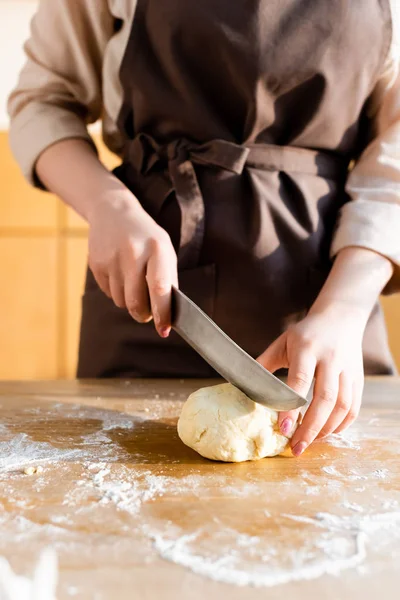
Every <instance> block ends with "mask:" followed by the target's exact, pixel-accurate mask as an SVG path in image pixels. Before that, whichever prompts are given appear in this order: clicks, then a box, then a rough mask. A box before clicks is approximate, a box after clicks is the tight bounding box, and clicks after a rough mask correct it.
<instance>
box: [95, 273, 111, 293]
mask: <svg viewBox="0 0 400 600" xmlns="http://www.w3.org/2000/svg"><path fill="white" fill-rule="evenodd" d="M92 273H93V276H94V278H95V280H96V282H97V285H98V286H99V288H100V289H101V291H102V292H104V294H105V295H106V296H108V297H109V298H111V290H110V280H109V278H108V276H107V275H105V274H103V273H102V272H95V271H94V270H93V269H92Z"/></svg>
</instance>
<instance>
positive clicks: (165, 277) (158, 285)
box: [146, 244, 176, 338]
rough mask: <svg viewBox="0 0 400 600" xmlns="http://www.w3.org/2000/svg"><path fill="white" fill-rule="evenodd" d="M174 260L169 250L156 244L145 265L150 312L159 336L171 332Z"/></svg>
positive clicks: (167, 334) (174, 279)
mask: <svg viewBox="0 0 400 600" xmlns="http://www.w3.org/2000/svg"><path fill="white" fill-rule="evenodd" d="M175 261H176V259H174V257H173V255H172V252H171V251H170V250H169V248H165V246H163V245H162V244H157V245H155V247H154V251H153V252H152V254H151V256H150V260H149V262H148V263H147V272H146V280H147V285H148V289H149V294H150V303H151V311H152V314H153V318H154V324H155V326H156V329H157V331H158V333H159V335H160V336H161V337H163V338H166V337H168V336H169V334H170V331H171V290H172V285H173V283H175V281H176V277H175V276H174V274H173V271H174V267H175V266H176V265H175Z"/></svg>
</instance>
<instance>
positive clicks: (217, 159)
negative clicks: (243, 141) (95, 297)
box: [129, 133, 250, 269]
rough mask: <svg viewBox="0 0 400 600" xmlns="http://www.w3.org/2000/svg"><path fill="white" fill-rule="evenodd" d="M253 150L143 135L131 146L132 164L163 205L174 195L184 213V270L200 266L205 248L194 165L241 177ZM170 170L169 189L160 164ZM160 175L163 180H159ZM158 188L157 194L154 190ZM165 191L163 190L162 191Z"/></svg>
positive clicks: (181, 250)
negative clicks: (150, 180)
mask: <svg viewBox="0 0 400 600" xmlns="http://www.w3.org/2000/svg"><path fill="white" fill-rule="evenodd" d="M249 153H250V149H249V148H246V147H245V146H240V145H237V144H233V143H231V142H228V141H225V140H212V141H210V142H206V143H205V144H196V143H194V142H191V141H190V140H186V139H185V138H178V139H175V140H173V141H172V142H170V143H168V144H165V145H160V144H158V143H157V142H156V141H155V140H154V139H153V138H152V137H151V136H149V135H147V134H144V133H140V134H139V135H138V136H136V138H135V139H134V140H133V141H132V143H131V144H129V161H130V163H131V164H133V165H134V167H135V168H136V169H137V170H138V171H139V172H140V173H141V174H142V175H149V176H150V178H152V177H154V179H153V190H152V191H153V192H155V193H156V194H152V195H157V196H158V200H159V201H160V200H161V203H162V202H163V201H164V200H165V198H166V197H167V196H168V195H169V193H170V192H172V191H174V192H175V195H176V200H177V202H178V205H179V208H180V212H181V228H180V246H179V251H178V260H179V265H180V267H181V268H183V269H188V268H192V267H195V266H197V265H198V263H199V258H200V252H201V249H202V246H203V239H204V227H205V209H204V199H203V194H202V192H201V189H200V186H199V182H198V180H197V175H196V171H195V168H194V165H195V164H199V165H206V166H209V167H215V168H219V169H225V170H227V171H230V172H232V173H235V174H236V175H240V174H241V173H242V172H243V169H244V167H245V165H246V162H247V159H248V156H249ZM160 163H161V166H164V169H163V171H165V166H167V168H168V175H169V180H170V185H168V182H166V180H165V177H164V176H163V173H162V172H161V173H160V171H158V177H155V174H156V173H157V169H158V166H159V164H160ZM160 175H161V178H160ZM155 186H157V188H158V189H157V190H155ZM162 188H163V189H162Z"/></svg>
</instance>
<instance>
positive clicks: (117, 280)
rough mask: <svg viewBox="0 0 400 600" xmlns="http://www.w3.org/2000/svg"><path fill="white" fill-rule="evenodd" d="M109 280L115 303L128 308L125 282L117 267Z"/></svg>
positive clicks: (119, 306)
mask: <svg viewBox="0 0 400 600" xmlns="http://www.w3.org/2000/svg"><path fill="white" fill-rule="evenodd" d="M109 282H110V292H111V298H112V299H113V301H114V304H115V305H116V306H118V308H126V304H125V292H124V284H123V280H122V277H121V273H120V272H119V270H118V269H115V270H114V271H113V272H112V273H111V275H110V278H109Z"/></svg>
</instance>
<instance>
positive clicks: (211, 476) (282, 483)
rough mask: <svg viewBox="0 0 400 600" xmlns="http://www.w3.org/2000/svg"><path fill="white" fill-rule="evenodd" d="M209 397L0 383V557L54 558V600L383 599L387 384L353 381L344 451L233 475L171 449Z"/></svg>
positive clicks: (18, 560)
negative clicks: (360, 387) (193, 408)
mask: <svg viewBox="0 0 400 600" xmlns="http://www.w3.org/2000/svg"><path fill="white" fill-rule="evenodd" d="M210 383H212V382H204V381H201V382H199V381H190V382H189V381H187V382H184V381H179V380H171V381H157V380H151V381H150V380H148V381H143V380H140V381H132V382H129V381H120V382H111V383H107V382H104V383H103V382H101V383H99V382H81V383H79V382H68V383H67V382H51V383H50V382H48V383H44V382H43V383H40V382H37V383H28V382H25V383H22V382H21V383H7V382H4V383H1V384H0V556H3V557H5V558H7V559H8V561H9V562H10V564H11V566H12V568H13V570H14V571H15V572H16V573H20V574H29V573H31V572H32V569H33V567H34V565H35V564H36V562H37V559H38V556H39V554H40V552H41V550H42V549H43V548H46V547H48V546H51V547H53V548H54V549H55V550H56V552H57V555H58V559H59V585H58V590H57V598H58V600H64V599H65V598H82V599H93V600H109V599H110V600H111V599H113V600H114V599H121V600H125V599H133V600H136V599H137V600H156V599H157V600H158V599H159V598H162V599H163V600H170V599H171V600H172V599H173V600H176V599H177V598H179V599H180V598H182V599H185V600H200V599H201V600H204V598H207V600H216V599H220V598H226V597H229V599H230V600H243V599H246V600H259V599H261V598H263V599H265V598H268V599H271V600H278V599H279V600H281V599H282V597H284V598H285V599H289V600H292V599H293V600H303V599H314V598H315V599H322V598H323V599H324V600H325V599H328V600H330V599H332V600H333V599H334V600H350V599H351V600H353V599H354V598H362V599H363V600H369V599H371V600H372V599H374V600H376V599H377V598H380V597H382V598H384V599H385V600H392V599H395V598H396V599H397V598H398V597H399V591H398V590H399V588H400V569H399V566H398V565H399V558H400V461H399V458H400V412H399V401H400V380H399V379H385V378H377V379H372V380H368V381H367V384H366V391H365V399H364V404H363V409H362V414H361V417H360V419H359V421H358V422H357V424H356V425H355V426H354V427H353V428H352V429H351V430H350V432H349V433H348V434H346V435H345V436H344V437H332V438H330V439H329V440H328V441H323V442H319V443H316V444H315V445H314V446H313V447H312V449H311V450H309V451H308V452H307V453H306V454H305V455H304V456H303V457H302V458H300V459H294V458H285V457H279V458H274V459H265V460H262V461H259V462H254V463H242V464H222V463H212V462H209V461H207V460H205V459H203V458H201V457H200V456H198V455H197V454H196V453H195V452H193V451H192V450H190V449H189V448H186V447H185V446H184V445H183V444H182V443H181V442H180V440H179V438H178V436H177V434H176V420H177V417H178V415H179V411H180V408H181V405H182V402H183V401H184V400H185V398H186V397H187V395H188V394H189V393H190V392H191V391H193V390H194V389H197V388H198V387H201V386H203V385H205V384H210ZM39 465H40V466H42V467H43V471H42V472H41V473H38V474H35V475H27V474H25V473H24V470H25V468H26V467H27V466H34V467H37V466H39Z"/></svg>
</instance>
